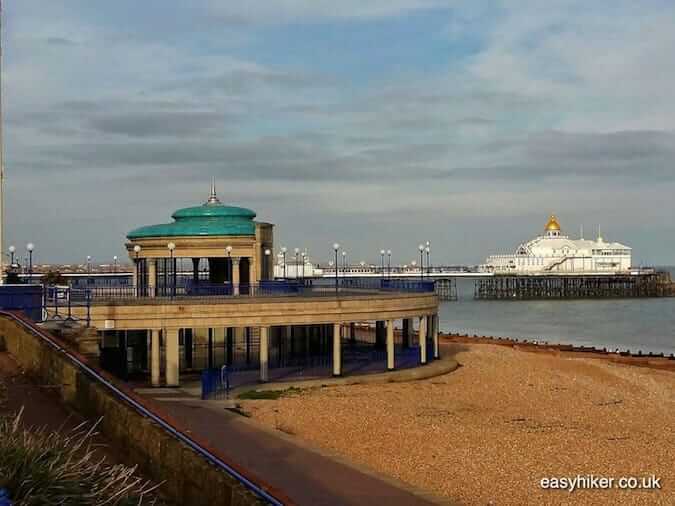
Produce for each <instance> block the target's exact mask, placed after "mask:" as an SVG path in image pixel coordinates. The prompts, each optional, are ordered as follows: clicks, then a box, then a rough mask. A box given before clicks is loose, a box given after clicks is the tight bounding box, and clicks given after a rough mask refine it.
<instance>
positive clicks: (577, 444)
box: [242, 345, 675, 505]
mask: <svg viewBox="0 0 675 506" xmlns="http://www.w3.org/2000/svg"><path fill="white" fill-rule="evenodd" d="M449 351H452V352H456V353H457V359H458V361H459V362H460V363H461V364H462V365H463V367H461V368H460V369H458V370H457V371H455V372H454V373H451V374H449V375H447V376H444V377H440V378H435V379H431V380H425V381H419V382H412V383H407V384H385V385H355V386H348V387H331V388H324V389H319V390H309V391H303V392H301V393H299V394H297V395H295V396H291V397H281V398H279V399H278V400H265V401H255V400H251V401H245V402H242V406H243V408H244V409H245V410H246V411H248V412H250V413H251V414H252V416H253V417H254V418H256V419H258V420H260V421H262V422H263V423H265V424H267V425H269V426H270V427H284V429H285V432H289V433H293V434H296V435H297V437H300V438H303V439H305V440H308V441H310V442H312V443H313V444H315V445H317V446H320V447H323V448H327V449H329V450H333V451H335V452H337V453H339V454H342V455H343V456H346V457H348V458H349V459H351V460H352V461H354V462H356V463H359V464H365V465H367V466H369V467H371V468H374V469H376V470H378V471H380V472H382V473H386V474H388V475H390V476H392V477H394V478H397V479H400V480H401V481H403V482H407V483H410V484H413V485H415V486H417V487H420V488H423V489H426V490H428V491H430V492H433V493H436V494H438V495H440V496H443V497H445V498H447V499H450V500H455V501H458V502H461V503H464V504H476V505H479V504H483V505H484V504H607V503H611V502H614V503H618V504H668V505H671V504H675V466H674V465H673V463H674V462H675V374H673V373H672V372H665V371H657V370H650V369H643V368H634V367H628V366H621V365H615V364H610V363H606V362H603V361H598V360H592V359H572V358H561V357H557V356H552V355H540V354H532V353H525V352H521V351H518V350H513V349H508V348H504V347H499V346H491V345H469V346H464V345H461V347H460V346H458V345H452V346H451V347H447V348H446V350H445V352H446V353H447V352H449ZM577 474H582V475H588V474H595V475H603V476H608V477H621V476H645V475H650V474H655V475H656V476H658V477H661V481H662V487H663V488H662V490H661V491H649V492H647V491H619V490H610V491H601V490H585V491H584V490H581V491H576V492H574V493H572V494H570V493H569V492H563V491H552V490H549V491H544V490H541V489H540V488H539V480H540V479H541V478H542V477H545V476H574V475H577Z"/></svg>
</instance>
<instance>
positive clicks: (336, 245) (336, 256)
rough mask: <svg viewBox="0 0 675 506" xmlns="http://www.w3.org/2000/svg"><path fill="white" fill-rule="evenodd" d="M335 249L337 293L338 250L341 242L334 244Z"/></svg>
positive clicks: (336, 285)
mask: <svg viewBox="0 0 675 506" xmlns="http://www.w3.org/2000/svg"><path fill="white" fill-rule="evenodd" d="M333 249H334V250H335V294H336V295H337V293H338V251H339V249H340V244H339V243H337V242H336V243H335V244H333Z"/></svg>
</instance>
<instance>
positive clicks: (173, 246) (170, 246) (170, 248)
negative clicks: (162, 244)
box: [166, 242, 176, 251]
mask: <svg viewBox="0 0 675 506" xmlns="http://www.w3.org/2000/svg"><path fill="white" fill-rule="evenodd" d="M166 247H167V248H169V251H173V250H175V249H176V245H175V244H174V243H172V242H170V243H169V244H167V245H166Z"/></svg>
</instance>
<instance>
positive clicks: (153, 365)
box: [150, 329, 160, 387]
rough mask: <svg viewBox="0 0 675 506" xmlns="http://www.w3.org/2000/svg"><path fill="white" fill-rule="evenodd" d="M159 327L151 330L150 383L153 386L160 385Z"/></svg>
mask: <svg viewBox="0 0 675 506" xmlns="http://www.w3.org/2000/svg"><path fill="white" fill-rule="evenodd" d="M159 361H160V358H159V329H152V330H151V331H150V383H151V384H152V386H153V387H158V386H159V369H160V364H159Z"/></svg>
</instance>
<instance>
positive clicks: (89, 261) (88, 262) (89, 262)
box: [87, 255, 91, 288]
mask: <svg viewBox="0 0 675 506" xmlns="http://www.w3.org/2000/svg"><path fill="white" fill-rule="evenodd" d="M90 283H91V256H90V255H87V288H89V284H90Z"/></svg>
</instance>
